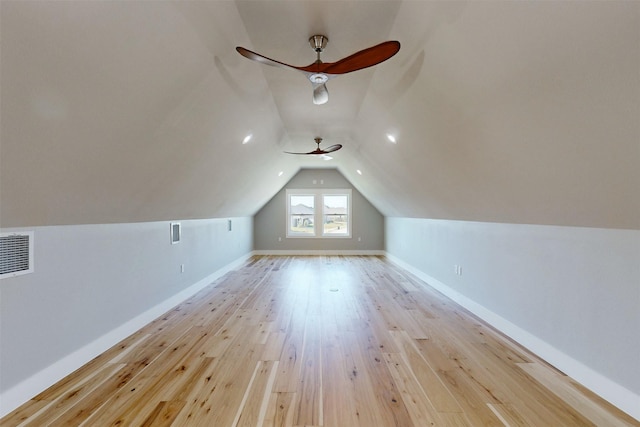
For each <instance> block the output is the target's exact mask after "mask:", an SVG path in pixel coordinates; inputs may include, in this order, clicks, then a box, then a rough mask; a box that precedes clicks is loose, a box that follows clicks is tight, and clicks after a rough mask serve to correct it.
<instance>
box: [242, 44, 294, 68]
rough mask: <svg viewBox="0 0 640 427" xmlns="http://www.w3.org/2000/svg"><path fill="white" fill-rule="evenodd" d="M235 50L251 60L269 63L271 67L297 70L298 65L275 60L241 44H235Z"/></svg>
mask: <svg viewBox="0 0 640 427" xmlns="http://www.w3.org/2000/svg"><path fill="white" fill-rule="evenodd" d="M236 51H237V52H238V53H239V54H240V55H242V56H244V57H245V58H248V59H250V60H252V61H256V62H260V63H261V64H265V65H271V66H272V67H280V68H292V69H294V70H299V68H298V67H295V66H293V65H289V64H285V63H284V62H280V61H276V60H275V59H271V58H267V57H266V56H264V55H260V54H259V53H255V52H252V51H250V50H249V49H245V48H243V47H241V46H237V47H236Z"/></svg>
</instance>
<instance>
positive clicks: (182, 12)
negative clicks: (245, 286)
mask: <svg viewBox="0 0 640 427" xmlns="http://www.w3.org/2000/svg"><path fill="white" fill-rule="evenodd" d="M0 19H1V21H0V24H1V25H0V36H1V39H0V40H1V47H0V55H1V57H0V60H1V62H0V67H1V68H0V73H1V74H0V79H1V80H0V83H1V98H0V113H1V116H0V120H1V121H0V144H1V145H0V166H1V171H0V179H1V181H0V224H1V225H2V226H3V227H20V226H38V225H59V224H85V223H113V222H136V221H154V220H168V219H174V218H179V219H186V218H212V217H228V216H246V215H253V214H254V213H255V212H257V211H258V210H259V209H260V207H261V206H263V205H264V204H265V203H266V202H267V201H268V200H269V199H270V198H271V197H272V196H273V195H274V194H275V193H276V192H277V191H278V190H279V189H280V188H281V187H282V185H283V184H284V183H285V182H287V181H288V180H289V178H291V177H292V176H293V175H295V173H296V172H297V171H298V170H299V169H300V168H326V167H332V168H337V169H338V170H340V172H341V173H342V174H343V175H345V177H347V178H348V179H349V180H350V181H351V182H353V184H354V185H355V186H356V187H357V188H358V189H359V190H360V191H361V192H362V193H363V194H364V195H365V196H366V197H367V198H368V199H369V200H370V201H371V202H372V203H373V204H374V205H375V206H376V207H377V208H378V209H379V210H380V211H381V212H382V213H383V214H384V215H387V216H404V217H423V218H443V219H461V220H473V221H495V222H508V223H532V224H551V225H575V226H589V227H604V228H636V229H637V228H640V192H639V191H638V187H639V184H640V2H623V1H619V2H616V1H614V2H533V1H532V2H528V1H524V2H504V1H495V2H493V1H487V2H462V1H442V2H438V1H269V0H265V1H235V2H234V1H180V2H178V1H175V2H164V1H153V2H151V1H125V2H112V1H96V2H86V1H65V2H51V1H41V2H39V1H27V2H25V1H8V0H3V1H1V2H0ZM313 34H324V35H326V36H328V38H329V44H328V46H327V48H326V50H325V52H324V53H323V59H324V60H325V61H328V62H333V61H336V60H338V59H340V58H342V57H344V56H347V55H349V54H351V53H354V52H356V51H358V50H360V49H364V48H366V47H369V46H372V45H374V44H377V43H380V42H382V41H385V40H399V41H400V42H401V44H402V49H401V50H400V52H399V53H398V54H397V55H396V56H394V57H393V58H391V59H390V60H389V61H387V62H385V63H383V64H380V65H378V66H376V67H373V68H370V69H366V70H361V71H358V72H354V73H351V74H347V75H343V76H340V77H338V78H336V79H333V80H331V81H330V82H329V83H328V88H329V92H330V100H329V102H328V103H327V104H325V105H322V106H316V105H313V104H312V102H311V86H310V84H309V82H308V81H307V80H306V79H305V77H304V76H303V75H302V74H299V73H297V72H295V71H290V70H284V69H279V68H273V67H268V66H264V65H261V64H257V63H254V62H252V61H249V60H247V59H245V58H243V57H241V56H240V55H238V54H237V53H236V52H235V47H236V46H244V47H246V48H248V49H251V50H254V51H257V52H260V53H262V54H264V55H266V56H268V57H271V58H274V59H277V60H280V61H283V62H287V63H291V64H295V65H307V64H309V63H311V62H313V60H314V59H315V54H314V52H313V51H312V50H311V48H310V47H309V45H308V42H307V40H308V38H309V37H310V36H311V35H313ZM388 133H390V134H393V135H394V136H395V137H396V138H397V143H396V144H392V143H390V142H389V141H388V140H387V139H386V134H388ZM248 134H252V135H253V137H252V139H251V141H250V142H249V143H247V144H244V145H243V144H242V140H243V139H244V137H245V136H246V135H248ZM316 136H320V137H322V138H324V140H325V143H326V144H327V145H332V144H335V143H341V144H343V145H344V148H343V149H342V150H341V151H339V152H336V153H335V155H334V156H333V157H334V159H333V160H330V161H325V160H322V159H318V158H313V157H311V156H308V157H299V156H291V155H287V154H283V153H282V151H283V150H291V151H307V150H311V149H313V148H314V143H313V138H314V137H316ZM356 170H360V171H361V172H362V174H361V175H360V174H358V173H357V172H356ZM281 172H282V174H281V175H280V173H281ZM279 175H280V176H279Z"/></svg>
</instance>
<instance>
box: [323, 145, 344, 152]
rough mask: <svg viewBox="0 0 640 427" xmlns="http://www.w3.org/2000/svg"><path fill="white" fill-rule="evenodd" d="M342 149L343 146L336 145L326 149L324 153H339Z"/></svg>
mask: <svg viewBox="0 0 640 427" xmlns="http://www.w3.org/2000/svg"><path fill="white" fill-rule="evenodd" d="M341 148H342V144H335V145H332V146H330V147H327V148H326V149H324V150H322V151H324V152H325V153H333V152H334V151H338V150H339V149H341Z"/></svg>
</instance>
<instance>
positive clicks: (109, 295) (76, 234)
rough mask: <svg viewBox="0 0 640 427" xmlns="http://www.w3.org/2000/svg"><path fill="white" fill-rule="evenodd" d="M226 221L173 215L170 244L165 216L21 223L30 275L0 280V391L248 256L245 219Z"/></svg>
mask: <svg viewBox="0 0 640 427" xmlns="http://www.w3.org/2000/svg"><path fill="white" fill-rule="evenodd" d="M227 221H228V220H227V219H209V220H189V221H181V224H182V239H181V242H180V243H178V244H174V245H172V244H170V237H169V236H170V234H169V222H168V221H167V222H165V221H163V222H147V223H129V224H108V225H77V226H51V227H35V228H31V229H29V230H33V231H34V244H35V254H34V265H35V271H34V272H33V273H31V274H26V275H23V276H18V277H15V278H7V279H3V280H1V281H0V308H1V310H0V338H1V340H2V345H1V347H0V393H5V392H6V391H7V390H9V389H11V388H12V387H14V386H16V384H18V383H20V382H22V381H24V380H26V379H28V378H30V377H31V376H33V375H34V374H37V373H39V372H41V371H42V370H44V369H46V368H48V367H50V366H51V365H53V364H55V363H57V362H58V361H60V360H61V359H63V358H65V357H67V356H69V355H70V354H71V353H73V352H75V351H77V350H78V349H80V348H82V347H84V346H86V345H87V344H89V343H92V342H93V341H95V340H97V339H99V338H100V337H103V336H105V335H107V334H109V333H110V332H111V331H113V330H115V329H117V328H118V327H120V326H121V325H123V324H125V323H126V322H128V321H130V320H131V319H133V318H135V317H137V316H139V315H140V314H141V313H144V312H145V311H147V310H149V309H151V308H153V307H154V306H157V305H158V304H161V303H162V302H163V301H166V300H168V299H170V298H171V297H172V296H174V295H176V294H179V293H180V292H182V291H184V290H185V289H187V288H189V287H190V286H191V285H193V284H194V283H196V282H198V281H200V280H202V279H204V278H206V277H207V276H210V275H211V274H212V273H214V272H216V271H218V270H220V269H221V268H223V267H225V266H226V265H228V264H230V263H232V262H234V261H235V260H237V259H239V258H241V257H243V256H246V255H248V254H250V252H251V239H252V234H253V231H252V227H253V223H252V219H251V218H249V217H242V218H233V219H232V225H233V227H232V231H228V228H227V224H228V223H227ZM18 230H19V229H11V230H8V229H4V230H3V231H18ZM20 230H26V229H20ZM181 264H184V266H185V271H184V273H181V269H180V265H181ZM121 338H123V337H121ZM113 344H115V343H112V344H111V345H113ZM28 397H31V396H28ZM28 397H27V398H28ZM3 409H4V408H3Z"/></svg>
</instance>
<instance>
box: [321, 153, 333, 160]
mask: <svg viewBox="0 0 640 427" xmlns="http://www.w3.org/2000/svg"><path fill="white" fill-rule="evenodd" d="M322 159H323V160H333V157H331V156H327V155H326V154H323V155H322Z"/></svg>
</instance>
